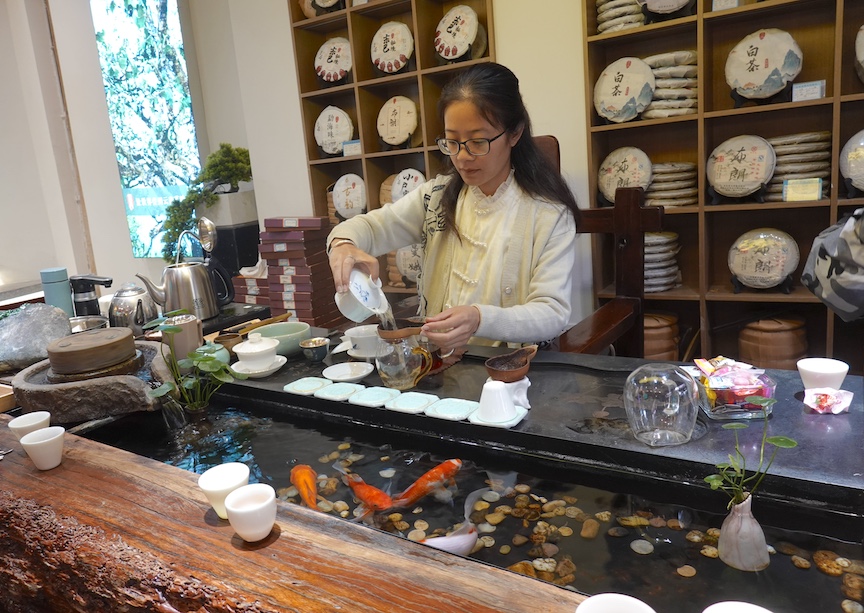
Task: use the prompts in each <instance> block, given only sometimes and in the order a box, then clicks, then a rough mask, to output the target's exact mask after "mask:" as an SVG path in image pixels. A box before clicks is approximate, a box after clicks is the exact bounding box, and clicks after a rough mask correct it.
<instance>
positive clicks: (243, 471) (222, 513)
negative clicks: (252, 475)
mask: <svg viewBox="0 0 864 613" xmlns="http://www.w3.org/2000/svg"><path fill="white" fill-rule="evenodd" d="M248 483H249V467H248V466H246V465H245V464H243V463H241V462H226V463H225V464H220V465H219V466H214V467H213V468H210V469H207V470H206V471H204V472H203V473H202V474H201V476H200V477H198V487H200V488H201V490H202V491H203V492H204V495H205V496H207V500H208V501H209V502H210V506H212V507H213V510H214V511H216V515H218V516H219V518H220V519H228V511H226V510H225V497H226V496H228V494H230V493H231V492H233V491H234V490H236V489H237V488H238V487H242V486H244V485H247V484H248Z"/></svg>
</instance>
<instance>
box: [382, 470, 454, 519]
mask: <svg viewBox="0 0 864 613" xmlns="http://www.w3.org/2000/svg"><path fill="white" fill-rule="evenodd" d="M460 468H462V460H457V459H453V460H446V461H444V462H441V463H440V464H439V465H438V466H436V467H435V468H433V469H431V470H429V471H427V472H426V473H424V474H423V475H422V476H421V477H420V478H419V479H417V480H416V481H415V482H414V483H412V484H411V485H410V486H409V487H408V489H406V490H405V491H404V492H402V493H401V494H399V495H397V496H395V497H394V498H393V506H394V507H401V508H405V507H410V506H413V505H415V504H416V503H417V502H418V501H420V499H422V498H423V497H425V496H427V495H428V494H431V493H432V492H436V491H440V490H444V489H445V487H444V486H445V485H446V484H452V483H455V479H454V477H455V476H456V473H457V472H459V469H460Z"/></svg>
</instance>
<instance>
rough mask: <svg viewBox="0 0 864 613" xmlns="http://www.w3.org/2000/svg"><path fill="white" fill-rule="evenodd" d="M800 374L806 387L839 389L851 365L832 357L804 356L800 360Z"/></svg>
mask: <svg viewBox="0 0 864 613" xmlns="http://www.w3.org/2000/svg"><path fill="white" fill-rule="evenodd" d="M797 366H798V374H799V375H801V382H802V383H803V384H804V389H808V390H809V389H813V388H815V387H830V388H832V389H835V390H838V389H840V386H841V385H842V384H843V379H845V378H846V373H847V372H849V365H848V364H847V363H846V362H842V361H840V360H833V359H831V358H803V359H801V360H798V363H797Z"/></svg>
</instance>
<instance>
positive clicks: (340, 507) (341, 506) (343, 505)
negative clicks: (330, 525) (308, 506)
mask: <svg viewBox="0 0 864 613" xmlns="http://www.w3.org/2000/svg"><path fill="white" fill-rule="evenodd" d="M348 509H349V507H348V503H347V502H345V501H344V500H337V501H336V502H334V503H333V510H334V511H336V512H337V513H341V512H342V511H347V510H348Z"/></svg>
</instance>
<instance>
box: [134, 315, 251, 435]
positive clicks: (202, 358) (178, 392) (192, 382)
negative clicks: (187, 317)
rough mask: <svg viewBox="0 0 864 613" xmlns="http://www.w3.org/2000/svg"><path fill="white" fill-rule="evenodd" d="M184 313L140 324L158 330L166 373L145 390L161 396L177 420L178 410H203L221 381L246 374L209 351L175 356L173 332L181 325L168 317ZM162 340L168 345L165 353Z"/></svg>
mask: <svg viewBox="0 0 864 613" xmlns="http://www.w3.org/2000/svg"><path fill="white" fill-rule="evenodd" d="M184 313H186V311H185V310H179V311H172V312H170V313H166V314H165V315H163V316H162V317H159V318H157V319H154V320H153V321H151V322H150V323H148V324H147V325H145V326H144V328H145V329H154V328H155V329H156V330H159V331H161V332H162V335H163V338H164V339H165V341H166V342H163V343H162V345H161V347H160V353H161V356H162V359H163V360H164V362H165V365H166V367H167V369H168V372H169V374H170V379H169V380H167V381H163V382H162V384H161V385H159V386H158V387H155V388H154V389H150V390H148V392H147V393H148V395H149V396H150V397H151V398H162V402H163V408H165V409H166V410H167V411H168V412H169V413H171V419H172V421H174V422H179V423H180V424H182V423H184V422H185V419H184V418H183V417H182V414H191V415H202V414H204V413H205V412H206V410H207V407H208V406H209V404H210V399H211V398H212V397H213V394H215V393H216V392H217V391H218V390H219V388H220V387H222V385H224V384H225V383H231V382H233V381H234V379H245V378H246V375H244V374H242V373H238V372H236V371H234V369H232V368H231V367H230V366H229V365H228V364H227V363H226V362H224V361H222V360H220V359H219V358H218V357H217V356H216V355H215V354H214V353H212V352H197V351H193V352H191V353H189V354H188V355H187V356H186V357H182V358H180V359H178V358H177V356H176V353H175V351H174V335H175V334H176V333H178V332H180V331H181V330H182V328H180V327H179V326H175V325H171V324H170V323H168V321H169V320H170V318H171V317H174V316H175V315H181V314H184ZM166 344H167V345H168V349H169V351H168V352H167V354H166V351H165V345H166ZM181 409H182V410H181ZM178 413H179V414H178Z"/></svg>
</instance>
